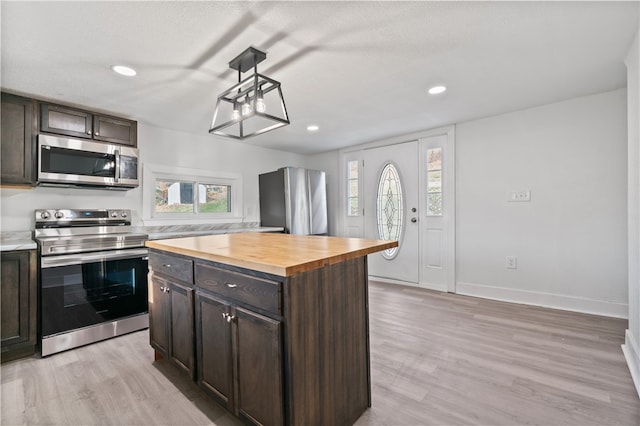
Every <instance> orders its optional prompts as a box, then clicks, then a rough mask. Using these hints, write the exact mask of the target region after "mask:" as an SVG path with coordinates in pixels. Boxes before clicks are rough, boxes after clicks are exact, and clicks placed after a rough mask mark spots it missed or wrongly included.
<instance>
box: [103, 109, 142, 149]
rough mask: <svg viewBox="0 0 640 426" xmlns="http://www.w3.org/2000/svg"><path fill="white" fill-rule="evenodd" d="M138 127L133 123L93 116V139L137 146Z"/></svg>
mask: <svg viewBox="0 0 640 426" xmlns="http://www.w3.org/2000/svg"><path fill="white" fill-rule="evenodd" d="M137 130H138V126H137V123H136V122H135V121H129V120H123V119H121V118H115V117H107V116H103V115H94V116H93V137H94V139H96V140H99V141H105V142H112V143H117V144H121V145H130V146H133V147H135V146H136V145H137V140H136V139H137V138H136V136H137V133H138V131H137Z"/></svg>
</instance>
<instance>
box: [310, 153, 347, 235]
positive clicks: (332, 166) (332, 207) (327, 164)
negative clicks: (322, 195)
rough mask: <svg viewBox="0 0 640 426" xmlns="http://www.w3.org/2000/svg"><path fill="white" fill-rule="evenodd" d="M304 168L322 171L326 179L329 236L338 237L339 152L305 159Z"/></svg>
mask: <svg viewBox="0 0 640 426" xmlns="http://www.w3.org/2000/svg"><path fill="white" fill-rule="evenodd" d="M306 164H307V165H306V167H307V168H309V169H315V170H324V171H325V175H326V179H327V214H328V221H329V235H338V226H339V223H340V198H339V197H340V195H339V194H340V186H339V179H340V173H339V164H340V160H339V152H338V151H329V152H325V153H322V154H316V155H310V156H308V157H307V163H306Z"/></svg>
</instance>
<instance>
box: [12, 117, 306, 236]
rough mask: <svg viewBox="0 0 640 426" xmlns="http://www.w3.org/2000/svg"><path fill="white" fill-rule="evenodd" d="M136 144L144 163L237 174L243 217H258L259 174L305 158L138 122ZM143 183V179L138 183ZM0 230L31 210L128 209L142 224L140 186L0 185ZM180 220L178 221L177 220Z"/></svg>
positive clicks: (22, 221)
mask: <svg viewBox="0 0 640 426" xmlns="http://www.w3.org/2000/svg"><path fill="white" fill-rule="evenodd" d="M138 147H139V149H140V160H141V162H142V166H143V167H144V164H145V163H152V164H159V165H167V166H172V167H184V168H191V169H201V170H208V171H219V172H233V173H241V174H242V177H243V186H244V188H243V198H244V199H243V205H244V216H245V217H244V221H245V222H257V221H259V218H260V216H259V203H258V174H260V173H263V172H268V171H272V170H276V169H278V168H279V167H284V166H298V167H304V166H305V161H306V157H305V156H302V155H298V154H292V153H286V152H282V151H275V150H270V149H264V148H260V147H256V146H250V145H247V144H243V143H240V142H237V141H233V140H227V139H223V138H220V137H214V136H210V135H208V134H203V135H195V134H189V133H183V132H177V131H172V130H166V129H161V128H157V127H152V126H148V125H145V124H144V123H138ZM142 184H143V185H144V182H143V183H142ZM0 200H1V203H2V204H1V206H0V211H1V218H2V223H1V224H0V226H1V229H2V231H28V230H31V229H33V226H34V218H33V211H34V210H35V209H44V208H53V209H55V208H78V209H83V208H84V209H86V208H123V209H125V208H126V209H132V210H133V211H134V216H133V219H132V222H133V223H134V224H135V225H141V224H143V221H142V217H141V213H142V187H139V188H136V189H133V190H130V191H108V190H94V189H73V188H46V187H37V188H34V189H30V190H27V189H6V188H2V189H1V190H0ZM181 223H183V222H181Z"/></svg>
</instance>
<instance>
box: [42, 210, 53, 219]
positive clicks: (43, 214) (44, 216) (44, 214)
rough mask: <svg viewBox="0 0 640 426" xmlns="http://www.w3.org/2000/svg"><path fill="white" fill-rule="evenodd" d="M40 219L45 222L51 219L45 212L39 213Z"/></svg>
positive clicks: (49, 214)
mask: <svg viewBox="0 0 640 426" xmlns="http://www.w3.org/2000/svg"><path fill="white" fill-rule="evenodd" d="M40 217H41V218H42V219H44V220H47V219H49V218H50V217H51V213H49V212H48V211H46V210H45V211H43V212H42V213H40Z"/></svg>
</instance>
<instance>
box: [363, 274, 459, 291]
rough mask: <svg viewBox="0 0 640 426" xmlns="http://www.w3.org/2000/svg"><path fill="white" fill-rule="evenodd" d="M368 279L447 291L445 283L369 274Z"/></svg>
mask: <svg viewBox="0 0 640 426" xmlns="http://www.w3.org/2000/svg"><path fill="white" fill-rule="evenodd" d="M369 279H370V280H373V281H380V282H382V283H389V284H400V285H406V286H409V287H418V288H424V289H427V290H436V291H444V292H446V291H447V286H446V285H437V284H432V283H414V282H411V281H400V280H394V279H391V278H383V277H376V276H374V275H369Z"/></svg>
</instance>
